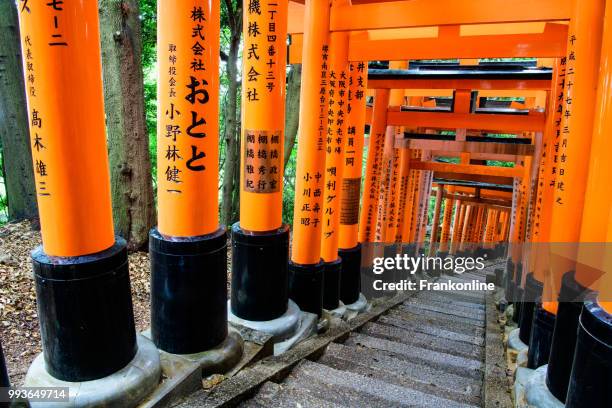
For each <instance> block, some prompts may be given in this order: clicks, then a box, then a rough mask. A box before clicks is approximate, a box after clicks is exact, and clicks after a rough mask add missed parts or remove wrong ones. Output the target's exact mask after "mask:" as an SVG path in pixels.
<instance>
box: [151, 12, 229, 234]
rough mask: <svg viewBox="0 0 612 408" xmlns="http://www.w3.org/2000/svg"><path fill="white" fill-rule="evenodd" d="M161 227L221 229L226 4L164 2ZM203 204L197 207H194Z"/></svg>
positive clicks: (160, 97) (168, 231) (159, 153)
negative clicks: (222, 33)
mask: <svg viewBox="0 0 612 408" xmlns="http://www.w3.org/2000/svg"><path fill="white" fill-rule="evenodd" d="M158 16H159V21H158V50H157V52H158V61H159V62H158V63H159V79H158V81H159V82H158V112H157V116H158V136H157V138H158V146H157V157H158V199H159V211H160V214H164V217H159V218H160V221H159V228H160V231H161V232H162V233H165V234H168V235H173V236H193V235H202V234H205V233H210V232H212V231H214V230H215V229H216V228H218V205H217V194H216V191H217V185H218V177H219V175H218V170H217V167H218V157H219V150H218V149H219V148H218V133H219V125H218V117H219V107H218V90H219V80H218V75H219V62H218V59H219V26H220V15H219V3H218V2H202V1H198V0H178V1H170V0H161V1H159V2H158ZM196 203H197V205H195V204H196Z"/></svg>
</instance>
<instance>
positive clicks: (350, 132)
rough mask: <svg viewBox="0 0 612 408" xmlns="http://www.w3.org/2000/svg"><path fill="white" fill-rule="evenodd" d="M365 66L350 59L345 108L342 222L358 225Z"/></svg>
mask: <svg viewBox="0 0 612 408" xmlns="http://www.w3.org/2000/svg"><path fill="white" fill-rule="evenodd" d="M365 70H366V66H365V63H364V62H357V63H354V62H351V63H349V90H348V96H347V108H346V111H347V113H348V120H349V123H348V127H347V132H346V133H347V135H346V143H345V147H344V172H343V179H342V202H341V206H340V224H341V225H356V224H358V223H359V198H360V191H361V165H362V161H363V157H362V156H363V134H364V126H365V91H366V86H365V83H366V81H367V77H366V72H365Z"/></svg>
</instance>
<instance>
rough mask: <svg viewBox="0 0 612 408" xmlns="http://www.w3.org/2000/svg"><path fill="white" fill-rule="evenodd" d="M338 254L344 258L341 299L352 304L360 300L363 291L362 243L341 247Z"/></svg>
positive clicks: (347, 303)
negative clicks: (348, 247)
mask: <svg viewBox="0 0 612 408" xmlns="http://www.w3.org/2000/svg"><path fill="white" fill-rule="evenodd" d="M338 256H339V257H340V259H342V269H341V277H340V300H341V301H342V303H344V304H345V305H350V304H352V303H355V302H356V301H357V300H359V294H360V293H361V244H357V246H356V247H354V248H350V249H339V250H338Z"/></svg>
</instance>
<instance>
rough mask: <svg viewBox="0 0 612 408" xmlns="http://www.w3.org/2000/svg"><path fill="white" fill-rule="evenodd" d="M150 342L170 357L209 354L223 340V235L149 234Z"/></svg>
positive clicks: (225, 258) (225, 285)
mask: <svg viewBox="0 0 612 408" xmlns="http://www.w3.org/2000/svg"><path fill="white" fill-rule="evenodd" d="M149 254H150V258H151V338H152V340H153V342H154V343H155V345H156V346H157V348H159V349H161V350H163V351H166V352H168V353H172V354H193V353H199V352H202V351H206V350H210V349H212V348H214V347H215V346H217V345H219V344H220V343H221V342H223V340H225V338H226V337H227V231H226V229H225V227H221V228H220V229H219V230H217V231H216V232H214V233H212V234H209V235H203V236H197V237H185V238H178V237H167V236H164V235H162V234H160V233H159V231H158V230H157V229H153V230H151V233H150V234H149Z"/></svg>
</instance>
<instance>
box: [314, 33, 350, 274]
mask: <svg viewBox="0 0 612 408" xmlns="http://www.w3.org/2000/svg"><path fill="white" fill-rule="evenodd" d="M330 50H331V53H332V55H331V58H330V71H329V78H328V87H327V95H328V102H327V105H328V110H327V136H326V147H325V149H326V150H325V187H324V188H325V193H324V195H323V225H322V229H321V233H322V237H321V257H322V258H323V259H324V260H325V261H326V262H332V261H335V260H336V259H337V258H338V242H339V228H340V202H341V200H342V185H341V183H342V181H343V173H344V167H345V162H344V160H345V157H344V148H345V144H346V140H347V128H348V96H349V95H348V94H349V92H350V76H349V66H348V34H347V33H332V34H331V36H330Z"/></svg>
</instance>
